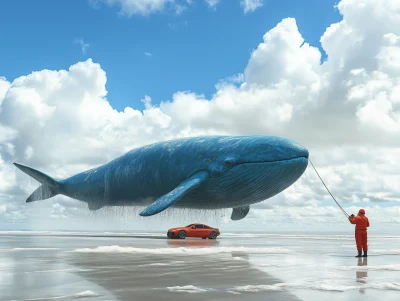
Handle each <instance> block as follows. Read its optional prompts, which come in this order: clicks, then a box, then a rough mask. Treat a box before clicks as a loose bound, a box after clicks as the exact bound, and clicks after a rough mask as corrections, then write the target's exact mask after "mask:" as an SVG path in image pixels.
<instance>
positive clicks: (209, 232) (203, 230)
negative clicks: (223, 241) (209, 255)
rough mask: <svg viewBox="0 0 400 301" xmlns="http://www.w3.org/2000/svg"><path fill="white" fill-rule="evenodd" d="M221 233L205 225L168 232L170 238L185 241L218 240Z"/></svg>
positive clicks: (179, 228) (190, 226)
mask: <svg viewBox="0 0 400 301" xmlns="http://www.w3.org/2000/svg"><path fill="white" fill-rule="evenodd" d="M220 234H221V233H220V232H219V229H217V228H213V227H210V226H207V225H204V224H190V225H187V226H186V227H178V228H171V229H169V230H168V233H167V236H168V238H180V239H185V238H186V237H201V238H202V239H206V238H207V237H208V238H209V239H216V238H217V236H219V235H220Z"/></svg>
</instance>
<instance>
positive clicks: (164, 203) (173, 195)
mask: <svg viewBox="0 0 400 301" xmlns="http://www.w3.org/2000/svg"><path fill="white" fill-rule="evenodd" d="M208 179H209V175H208V172H207V171H199V172H197V173H195V174H194V175H193V176H191V177H190V178H188V179H186V180H185V181H183V182H182V183H180V184H179V185H178V186H177V187H176V188H175V189H174V190H172V191H170V192H168V193H167V194H164V195H163V196H161V197H160V198H158V199H157V200H156V201H155V202H154V203H153V204H151V205H150V206H147V207H146V208H145V209H144V210H143V211H142V212H140V214H139V215H140V216H150V215H154V214H157V213H160V212H161V211H163V210H165V209H167V208H168V207H170V206H171V205H172V204H174V203H175V202H177V201H178V200H180V199H181V198H182V197H183V196H184V195H185V194H187V193H188V192H190V191H192V190H193V189H195V188H197V187H199V186H201V185H202V184H203V183H204V182H206V181H207V180H208Z"/></svg>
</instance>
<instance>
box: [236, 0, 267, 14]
mask: <svg viewBox="0 0 400 301" xmlns="http://www.w3.org/2000/svg"><path fill="white" fill-rule="evenodd" d="M240 4H241V5H242V6H243V9H244V13H245V14H247V13H248V12H253V11H255V10H256V9H257V8H259V7H261V6H263V0H240Z"/></svg>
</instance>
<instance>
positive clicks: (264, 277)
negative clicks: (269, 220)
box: [66, 239, 298, 301]
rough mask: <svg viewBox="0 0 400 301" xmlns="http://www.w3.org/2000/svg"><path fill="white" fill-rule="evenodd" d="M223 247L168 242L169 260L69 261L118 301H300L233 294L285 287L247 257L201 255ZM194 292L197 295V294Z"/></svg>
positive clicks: (128, 256)
mask: <svg viewBox="0 0 400 301" xmlns="http://www.w3.org/2000/svg"><path fill="white" fill-rule="evenodd" d="M218 245H219V242H218V240H213V241H211V240H195V239H193V240H192V239H186V240H167V241H166V245H165V248H164V249H163V250H165V254H151V252H147V253H96V254H91V253H69V255H68V258H67V259H66V260H67V262H68V263H69V264H71V265H73V266H75V267H76V268H79V269H81V271H79V272H76V273H77V274H79V275H80V276H82V277H84V278H85V279H86V280H89V281H91V282H92V283H95V284H96V285H100V286H102V287H103V288H104V289H106V290H107V291H108V292H110V293H112V294H113V295H114V296H115V297H116V298H117V300H119V301H124V300H161V299H164V300H174V301H179V300H188V301H190V300H202V301H203V300H243V299H244V298H246V301H251V300H266V299H268V300H276V301H279V300H285V301H286V300H298V299H297V298H296V297H295V296H293V295H291V294H290V293H288V292H286V291H270V292H258V293H242V294H238V293H236V294H234V293H232V292H230V291H229V290H230V289H232V288H233V287H235V286H244V285H249V284H254V285H258V284H275V283H279V282H281V281H280V280H279V279H276V278H274V277H272V276H270V275H268V274H266V273H265V272H262V271H260V270H258V269H256V268H254V267H252V266H251V265H250V263H249V262H248V260H247V256H248V255H247V254H246V253H242V252H235V253H219V254H218V253H217V254H209V255H203V254H201V251H200V250H201V247H215V246H218ZM169 247H171V248H179V247H184V248H199V247H200V248H199V249H200V250H199V252H194V253H191V254H180V253H179V252H174V254H171V252H169V251H168V248H169ZM171 251H172V250H171ZM185 286H186V288H183V291H177V289H178V288H177V287H185ZM193 286H194V287H193ZM180 289H181V290H182V288H180ZM188 290H190V291H191V292H192V293H189V292H188ZM195 291H197V292H198V293H193V292H195ZM244 294H245V295H246V296H245V297H244Z"/></svg>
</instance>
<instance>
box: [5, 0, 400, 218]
mask: <svg viewBox="0 0 400 301" xmlns="http://www.w3.org/2000/svg"><path fill="white" fill-rule="evenodd" d="M338 8H339V11H340V12H341V13H342V14H343V20H342V21H340V22H338V23H336V24H332V25H331V26H329V27H328V28H327V30H326V32H325V33H324V35H323V36H322V37H321V43H322V46H323V48H324V50H325V51H326V53H327V54H328V59H327V60H326V61H325V62H324V63H322V64H320V59H321V53H320V52H319V50H318V49H317V48H315V47H312V46H310V45H309V44H307V43H305V41H304V38H303V37H302V35H301V34H300V32H299V30H298V28H297V24H296V21H295V20H294V19H292V18H287V19H284V20H282V21H281V22H280V23H279V24H277V25H276V27H275V28H273V29H271V30H270V31H269V32H267V33H266V34H265V35H264V37H263V41H262V42H261V43H260V44H259V45H258V46H257V48H256V49H255V50H254V51H253V53H252V54H251V57H250V59H249V62H248V65H247V67H246V68H245V70H244V72H243V74H238V75H233V76H232V77H229V78H227V79H224V80H222V81H220V82H219V83H217V85H216V89H217V91H216V93H215V94H214V95H213V96H212V98H211V99H206V98H205V97H204V96H203V95H198V94H196V93H193V92H177V93H175V94H174V95H173V96H172V99H171V100H170V101H168V102H164V103H161V104H160V105H154V104H152V102H151V97H150V96H148V95H146V96H144V98H143V100H142V101H143V103H144V104H145V110H144V111H138V110H135V109H133V108H130V107H127V108H125V110H123V111H122V112H119V111H116V110H115V109H113V107H112V106H111V105H110V103H109V102H108V100H107V91H106V88H105V86H106V80H107V77H106V74H105V72H104V70H102V68H101V66H100V65H99V64H97V63H94V62H93V61H92V60H90V59H89V60H87V61H85V62H80V63H77V64H75V65H73V66H71V67H70V68H69V69H68V70H59V71H51V70H42V71H40V72H33V73H31V74H29V75H27V76H21V77H20V78H17V79H16V80H14V81H13V82H12V83H9V82H7V81H6V80H5V79H4V78H3V79H0V156H1V161H0V178H1V181H0V204H1V205H2V206H3V205H4V206H6V207H2V208H3V209H2V210H1V211H2V212H3V213H2V216H3V217H6V218H8V219H22V218H30V216H33V215H34V212H35V209H34V208H36V209H37V210H39V209H38V208H40V211H38V212H41V214H44V213H45V214H47V216H53V217H56V216H57V217H60V218H71V217H73V216H80V214H83V213H82V212H86V211H85V210H86V209H85V206H83V205H82V207H81V208H83V209H78V208H80V207H77V206H78V205H77V204H78V203H77V202H76V201H73V200H70V199H67V198H54V199H52V200H48V201H43V202H37V203H35V204H30V205H29V208H30V210H29V211H21V208H28V207H24V206H25V204H24V200H25V198H26V197H27V196H28V195H29V194H30V193H31V192H32V191H33V189H34V188H35V187H37V183H35V182H34V181H32V182H30V181H29V179H28V178H27V177H26V175H25V174H22V173H21V172H19V171H16V170H15V168H13V167H12V162H15V161H18V162H21V163H24V164H28V165H32V166H35V167H36V168H38V169H40V170H43V171H44V172H46V173H48V174H50V175H52V176H55V177H59V178H64V177H66V176H68V175H72V174H74V173H76V172H80V171H82V170H85V169H87V168H89V167H92V166H96V165H99V164H102V163H105V162H106V161H108V160H111V159H112V158H114V157H116V156H118V155H120V154H121V153H123V152H125V151H127V150H129V149H131V148H133V147H136V146H140V145H144V144H147V143H150V142H154V141H160V140H165V139H169V138H173V137H183V136H188V135H191V136H195V135H202V134H215V133H218V134H271V135H282V136H286V137H289V138H292V139H295V140H297V141H299V142H300V143H302V144H304V145H305V146H307V147H308V148H309V150H310V154H311V159H312V161H313V163H314V164H315V165H316V167H317V168H318V171H319V173H320V174H321V176H322V177H323V179H324V181H325V183H326V184H327V186H328V187H329V188H330V189H331V191H332V193H333V194H334V195H335V196H336V198H337V199H338V200H339V201H340V202H341V203H342V204H343V205H344V206H347V207H348V206H366V207H367V208H369V209H368V212H370V214H369V215H370V216H371V215H372V216H373V218H374V220H375V222H376V223H378V222H384V221H387V220H390V221H392V222H400V221H399V220H398V217H397V216H398V210H399V208H400V206H399V201H400V193H399V192H398V183H399V182H400V176H399V172H398V171H399V170H400V161H399V160H398V158H399V157H400V139H398V137H400V136H399V135H400V117H399V115H400V101H399V99H400V98H399V97H400V66H399V64H398V57H397V53H398V52H399V50H400V44H399V40H400V38H399V37H400V18H398V15H399V13H400V4H399V3H398V1H393V0H392V1H388V0H385V1H384V0H365V1H363V2H362V4H360V2H359V1H353V0H342V1H341V2H340V3H339V4H338ZM367 19H368V20H369V21H368V22H365V20H367ZM372 24H373V25H372ZM94 112H95V114H94ZM182 112H185V113H184V114H182ZM332 202H333V201H332V200H331V199H330V196H329V195H328V193H327V192H326V190H325V188H324V187H323V186H322V184H321V183H320V181H319V179H318V177H317V176H316V174H315V172H314V171H313V170H312V169H311V167H310V168H309V169H308V170H307V171H306V173H305V174H304V176H303V177H302V178H301V179H300V180H299V181H298V182H296V184H295V185H293V186H292V187H290V188H289V189H288V190H286V191H285V192H283V193H281V194H279V195H278V196H276V197H274V198H272V199H270V200H268V201H265V202H263V203H261V204H257V205H255V206H253V209H252V210H251V212H252V213H251V214H252V215H250V216H249V220H248V221H250V220H252V221H254V223H256V222H255V221H256V220H258V221H260V220H262V221H264V222H265V223H269V224H273V223H274V221H275V219H274V218H272V217H271V215H272V216H274V215H275V216H276V217H278V216H282V215H285V216H290V221H292V222H294V223H300V221H303V222H304V223H306V222H307V221H308V222H310V223H318V222H320V219H322V218H324V217H323V215H327V216H329V217H330V218H331V217H332V221H333V222H336V223H341V222H342V220H339V219H338V218H339V217H336V215H339V216H340V214H341V213H340V211H338V209H333V208H334V207H331V208H328V207H326V205H327V204H328V205H332V204H333V203H332ZM383 202H384V203H385V206H389V207H390V208H383V207H381V206H382V203H383ZM53 203H54V204H59V206H54V207H51V206H50V204H53ZM79 206H81V205H79ZM333 206H334V204H333ZM50 207H51V208H50ZM4 208H6V209H4ZM46 208H47V209H46ZM335 210H336V211H335ZM310 212H315V214H314V213H312V214H313V216H312V217H310ZM330 212H334V213H332V214H334V216H335V217H333V215H331V213H330ZM353 212H356V207H354V210H353ZM267 213H268V214H267ZM317 213H318V214H317ZM266 214H267V215H266ZM269 214H270V215H269ZM396 214H397V215H396ZM243 223H244V224H243V225H247V222H246V219H245V220H244V221H243ZM249 225H251V223H250V222H249ZM254 225H255V224H254Z"/></svg>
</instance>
